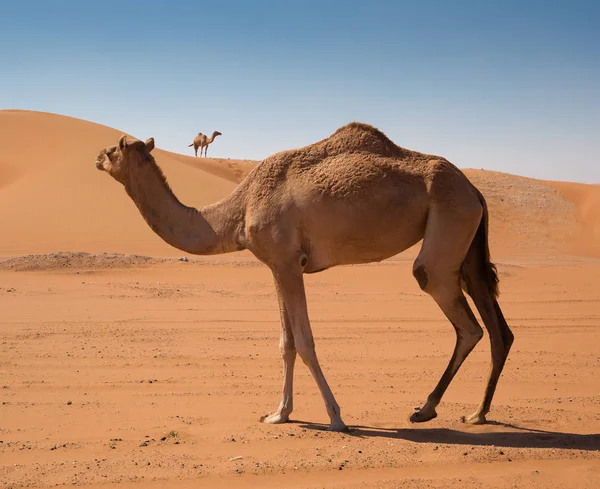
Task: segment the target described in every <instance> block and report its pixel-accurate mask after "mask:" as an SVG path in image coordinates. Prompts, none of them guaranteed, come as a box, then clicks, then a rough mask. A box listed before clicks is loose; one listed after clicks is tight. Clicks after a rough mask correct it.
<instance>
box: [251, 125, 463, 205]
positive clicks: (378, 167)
mask: <svg viewBox="0 0 600 489" xmlns="http://www.w3.org/2000/svg"><path fill="white" fill-rule="evenodd" d="M440 165H442V166H448V168H451V167H452V168H454V167H453V165H451V164H450V163H448V162H447V161H446V160H445V159H444V158H441V157H439V156H432V155H428V154H422V153H418V152H416V151H411V150H408V149H404V148H401V147H400V146H397V145H396V144H394V143H393V142H392V141H391V140H390V139H388V138H387V137H386V136H385V135H384V134H383V133H382V132H381V131H379V130H378V129H376V128H374V127H372V126H369V125H367V124H361V123H357V122H353V123H351V124H348V125H346V126H344V127H342V128H340V129H338V130H337V131H336V132H335V133H334V134H332V135H331V136H330V137H329V138H327V139H324V140H322V141H319V142H317V143H315V144H312V145H310V146H306V147H303V148H299V149H294V150H289V151H283V152H281V153H277V154H274V155H272V156H270V157H268V158H267V159H265V160H264V161H263V162H261V163H260V164H259V165H257V166H256V168H255V169H254V170H253V171H252V172H251V173H250V175H248V177H249V180H250V181H249V182H247V183H248V184H250V185H252V186H256V189H255V191H254V192H253V194H258V195H264V196H268V197H271V196H272V194H273V193H277V192H280V191H281V190H282V189H283V188H285V189H287V191H288V192H300V191H306V192H310V193H313V194H314V193H316V194H321V195H325V196H329V197H332V198H348V197H351V196H357V195H360V194H369V193H372V192H373V191H374V190H375V189H377V190H378V191H379V192H385V189H386V188H390V189H392V188H397V187H402V188H404V187H406V186H410V187H412V188H413V190H416V188H417V187H423V189H424V190H425V187H427V186H428V181H430V180H431V179H432V178H433V176H434V173H435V172H436V171H439V167H440ZM414 193H417V192H414Z"/></svg>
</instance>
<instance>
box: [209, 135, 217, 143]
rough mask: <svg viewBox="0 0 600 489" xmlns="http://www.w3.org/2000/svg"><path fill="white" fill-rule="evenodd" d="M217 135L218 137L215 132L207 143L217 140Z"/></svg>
mask: <svg viewBox="0 0 600 489" xmlns="http://www.w3.org/2000/svg"><path fill="white" fill-rule="evenodd" d="M216 137H217V135H216V134H213V135H212V136H211V137H210V139H209V140H208V142H207V144H210V143H212V142H213V141H214V140H215V138H216Z"/></svg>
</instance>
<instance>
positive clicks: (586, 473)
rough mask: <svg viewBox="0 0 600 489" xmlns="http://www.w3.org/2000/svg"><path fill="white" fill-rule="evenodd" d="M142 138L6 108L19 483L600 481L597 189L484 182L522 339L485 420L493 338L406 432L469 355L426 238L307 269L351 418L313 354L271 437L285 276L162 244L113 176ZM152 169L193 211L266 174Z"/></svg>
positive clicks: (13, 465)
mask: <svg viewBox="0 0 600 489" xmlns="http://www.w3.org/2000/svg"><path fill="white" fill-rule="evenodd" d="M193 131H194V128H192V133H193ZM122 133H123V132H122V131H119V130H116V129H112V128H108V127H105V126H101V125H98V124H94V123H91V122H86V121H82V120H78V119H73V118H68V117H64V116H58V115H54V114H46V113H39V112H28V111H9V110H6V111H0V487H14V488H17V487H54V486H57V485H58V486H62V485H69V486H73V485H76V486H89V487H94V488H108V487H116V486H117V485H118V487H121V488H141V487H143V488H146V487H148V488H162V487H169V488H196V487H214V488H236V487H261V488H395V487H403V488H404V487H407V488H422V487H433V488H442V487H470V488H487V487H494V488H507V487H520V488H563V487H564V488H570V487H578V488H596V487H599V486H600V452H599V450H600V434H599V433H600V379H599V378H598V373H599V367H600V348H599V347H598V344H599V343H600V341H599V340H600V330H599V328H600V289H599V288H598V277H600V186H599V185H584V184H576V183H570V182H549V181H541V180H535V179H529V178H524V177H519V176H515V175H509V174H504V173H497V172H491V171H485V170H475V169H466V170H464V171H465V173H466V174H467V176H468V177H469V178H470V179H471V180H472V181H473V183H475V185H477V186H478V188H479V189H480V190H481V191H482V192H483V194H484V195H485V197H486V199H487V201H488V206H489V210H490V246H491V252H492V258H493V259H494V260H495V261H496V263H497V265H498V270H499V273H500V280H501V282H500V290H501V296H500V302H501V304H502V307H503V309H504V312H505V315H506V318H507V320H508V323H509V324H510V326H511V328H512V329H513V331H514V333H515V337H516V339H515V344H514V346H513V349H512V351H511V354H510V356H509V359H508V362H507V365H506V367H505V369H504V373H503V375H502V378H501V379H500V383H499V387H498V390H497V393H496V396H495V398H494V403H493V405H492V411H491V412H490V414H489V416H488V419H489V420H490V422H489V423H488V424H486V425H483V426H470V425H465V424H462V423H460V421H459V419H460V416H462V415H464V414H469V413H470V412H472V411H473V410H474V409H475V407H476V405H477V404H478V403H479V401H480V399H481V396H482V393H483V388H484V385H485V379H486V376H487V372H488V368H489V356H490V354H489V342H488V341H487V338H484V341H481V342H480V343H479V344H478V346H477V347H476V349H475V350H474V351H473V353H472V354H471V355H470V357H469V358H468V359H467V361H466V362H465V364H464V365H463V367H462V369H461V370H460V372H459V373H458V375H457V377H456V378H455V379H454V381H453V383H452V384H451V386H450V388H449V390H448V392H447V393H446V395H445V397H444V399H443V401H442V403H441V405H440V406H439V408H438V414H439V416H438V418H436V419H434V420H432V421H430V422H429V423H425V424H423V425H413V424H411V423H410V422H409V421H408V418H409V416H410V414H411V413H412V411H413V408H414V407H416V406H420V405H422V403H423V402H424V401H425V398H426V396H427V394H428V393H429V392H430V390H431V388H432V387H433V386H434V385H435V383H436V382H437V380H438V378H439V375H440V374H441V372H442V371H443V369H444V368H445V367H446V364H447V362H448V359H449V357H450V354H451V352H452V348H453V345H454V332H453V330H452V326H451V325H450V324H449V323H448V321H447V320H446V319H445V317H443V315H442V313H441V311H440V310H439V308H438V307H437V306H436V305H435V303H434V302H433V300H432V299H431V298H430V297H429V296H427V295H426V294H425V293H423V292H422V291H421V290H420V289H419V287H418V285H417V283H416V281H415V280H414V278H413V276H412V274H411V268H412V260H413V259H414V257H415V256H416V253H417V251H418V246H417V247H414V248H412V249H410V250H407V251H406V252H405V253H403V254H401V255H398V256H396V257H393V258H391V259H389V260H386V261H384V262H381V263H377V264H369V265H361V266H349V267H339V268H334V269H332V270H328V271H325V272H322V273H319V274H315V275H310V276H307V277H306V283H307V292H308V300H309V308H310V312H311V319H312V324H313V330H314V334H315V339H316V344H317V350H318V354H319V356H320V361H321V364H322V366H323V369H324V371H325V374H326V376H327V378H328V380H329V382H330V383H331V386H332V389H333V391H334V393H335V395H336V397H337V400H338V402H339V403H340V406H341V409H342V414H343V416H344V419H345V421H346V423H348V424H349V425H350V427H351V431H350V432H349V433H330V432H328V431H325V429H324V428H325V427H326V426H327V423H328V416H327V414H326V412H325V409H324V406H323V402H322V399H321V396H320V394H319V392H318V389H317V387H316V385H315V383H314V381H313V380H312V378H311V377H310V375H309V372H308V371H307V369H306V368H305V367H304V366H303V365H302V363H301V362H298V367H297V369H296V380H295V393H296V397H295V402H294V407H295V410H294V412H293V414H292V420H293V422H291V423H289V424H286V425H279V426H273V425H265V424H261V423H259V418H260V416H261V415H263V414H265V413H267V412H270V411H273V410H274V409H275V408H276V407H277V404H278V402H279V396H280V389H281V365H280V357H279V351H278V346H277V345H278V341H279V313H278V310H277V301H276V298H275V294H274V290H273V285H272V279H271V276H270V272H269V271H268V269H267V268H266V267H264V266H263V265H261V264H259V263H258V262H257V261H256V260H255V259H254V258H253V257H252V256H251V255H250V254H249V253H245V252H242V253H235V254H230V255H222V256H215V257H195V256H185V255H184V254H183V253H182V252H180V251H178V250H176V249H174V248H171V247H169V246H168V245H167V244H165V243H164V242H162V241H161V240H160V238H158V237H157V236H156V235H155V234H154V233H153V232H152V231H151V230H150V229H149V228H148V227H147V225H146V224H145V222H144V221H143V219H142V218H141V216H140V215H139V212H138V211H137V209H136V208H135V206H134V205H133V204H132V202H131V201H130V199H129V198H128V197H127V195H126V194H125V192H124V190H123V189H122V187H120V186H119V185H117V184H116V183H115V182H114V181H112V179H111V178H110V177H109V176H107V175H106V174H103V173H101V172H99V171H98V170H97V169H96V168H95V166H94V159H95V157H96V155H97V153H98V151H99V150H100V149H102V148H104V147H105V146H107V145H111V144H116V141H117V139H118V138H119V136H120V135H121V134H122ZM133 136H136V137H139V138H141V139H145V138H147V137H150V136H155V135H153V134H139V135H138V134H136V135H133ZM324 136H325V135H324ZM223 137H226V136H223ZM397 142H398V143H399V144H402V141H397ZM156 143H157V145H158V147H159V148H160V144H161V142H160V140H157V141H156ZM186 149H188V148H182V151H184V150H186ZM414 149H416V150H422V151H427V148H414ZM187 154H188V155H190V154H193V152H191V149H189V151H187ZM154 156H155V158H156V160H157V162H158V164H159V165H160V166H161V167H162V168H163V170H164V172H165V174H166V176H167V178H168V179H169V182H170V184H171V186H172V187H173V190H174V192H175V193H176V195H177V196H178V197H179V198H180V200H181V201H183V202H184V203H186V204H187V205H191V206H196V207H200V206H202V205H205V204H208V203H210V202H213V201H216V200H218V199H219V198H221V197H223V196H224V195H226V194H227V193H228V192H230V191H231V190H232V189H233V188H235V186H236V184H237V183H238V182H240V181H241V180H242V179H243V178H244V176H245V175H246V174H247V173H248V172H249V171H250V169H251V168H252V167H253V166H254V164H256V162H251V161H240V160H226V159H221V160H219V159H211V158H207V159H202V160H201V159H197V158H194V157H193V156H185V155H180V154H175V153H170V152H167V151H161V150H160V149H157V150H155V153H154ZM456 163H458V164H459V165H460V163H459V162H456ZM184 256H185V258H186V259H187V260H188V261H181V260H180V258H182V257H184Z"/></svg>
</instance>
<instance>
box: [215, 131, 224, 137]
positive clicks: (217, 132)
mask: <svg viewBox="0 0 600 489" xmlns="http://www.w3.org/2000/svg"><path fill="white" fill-rule="evenodd" d="M222 135H223V134H221V133H220V132H219V131H215V132H213V138H216V137H217V136H222Z"/></svg>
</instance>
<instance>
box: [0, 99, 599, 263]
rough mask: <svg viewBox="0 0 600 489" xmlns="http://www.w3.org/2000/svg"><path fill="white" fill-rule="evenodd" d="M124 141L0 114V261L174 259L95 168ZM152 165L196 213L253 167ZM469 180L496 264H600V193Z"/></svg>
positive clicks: (106, 133)
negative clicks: (61, 256)
mask: <svg viewBox="0 0 600 489" xmlns="http://www.w3.org/2000/svg"><path fill="white" fill-rule="evenodd" d="M121 134H122V131H119V130H116V129H111V128H108V127H106V126H102V125H99V124H94V123H91V122H86V121H83V120H79V119H74V118H70V117H64V116H59V115H54V114H47V113H41V112H29V111H11V110H5V111H0V208H2V209H3V211H2V213H1V214H0V227H1V228H2V230H3V236H2V239H1V240H0V256H13V255H20V254H26V253H48V252H54V251H88V252H96V251H109V252H136V253H143V254H151V255H152V254H154V255H166V256H171V255H175V254H177V253H178V252H177V250H174V249H173V248H171V247H169V246H168V245H166V244H164V243H163V242H162V241H161V240H160V239H159V238H158V237H157V236H155V235H154V234H153V233H152V231H150V229H148V227H147V226H146V224H145V223H144V222H143V220H142V219H141V217H140V216H139V214H138V211H137V210H136V208H135V207H134V206H133V205H132V204H131V202H130V200H129V198H128V197H127V196H126V195H125V192H124V191H123V189H122V188H120V187H119V186H118V185H115V184H114V182H112V181H111V179H110V178H108V177H107V176H106V175H102V174H100V173H99V172H98V171H97V170H96V169H95V167H94V164H93V162H94V159H95V156H96V155H97V153H98V152H99V150H100V149H102V148H103V147H105V146H108V145H110V144H115V143H116V141H117V139H118V138H119V136H120V135H121ZM134 136H135V135H134ZM157 144H158V146H160V141H157ZM155 157H156V159H157V161H158V163H159V164H160V165H161V167H162V168H163V169H164V171H165V173H166V175H167V177H168V179H169V182H170V183H171V185H172V187H173V189H174V191H175V193H176V194H177V196H178V197H179V198H180V200H182V201H183V202H184V203H186V204H188V205H192V206H196V207H201V206H203V205H206V204H208V203H211V202H214V201H216V200H218V199H220V198H222V197H223V196H225V195H226V194H227V193H229V192H230V191H231V190H233V188H234V187H235V185H236V184H237V183H238V182H240V181H241V180H242V179H243V178H244V177H245V176H246V174H247V173H248V172H249V171H250V170H251V169H252V168H253V166H254V165H255V164H256V162H252V161H247V160H225V159H198V158H193V157H190V156H184V155H181V154H176V153H171V152H167V151H162V150H160V149H157V150H156V152H155ZM466 173H467V175H468V176H469V178H470V179H471V180H472V181H473V182H474V183H475V184H476V185H477V186H478V187H479V188H480V189H481V191H482V192H483V193H484V195H485V196H486V198H487V199H488V203H489V207H490V215H491V225H490V233H491V241H492V247H493V252H494V255H495V256H505V255H514V254H536V253H545V254H552V253H559V252H568V253H584V254H588V255H589V254H591V255H595V256H598V255H600V247H599V245H598V243H600V230H599V225H598V221H599V220H598V217H599V216H600V212H599V208H600V197H599V195H600V190H599V187H598V186H593V185H582V184H572V183H567V182H558V183H557V182H543V181H540V180H534V179H528V178H523V177H518V176H514V175H508V174H503V173H497V172H490V171H483V170H466ZM410 254H411V253H409V255H410ZM412 254H414V253H412Z"/></svg>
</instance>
